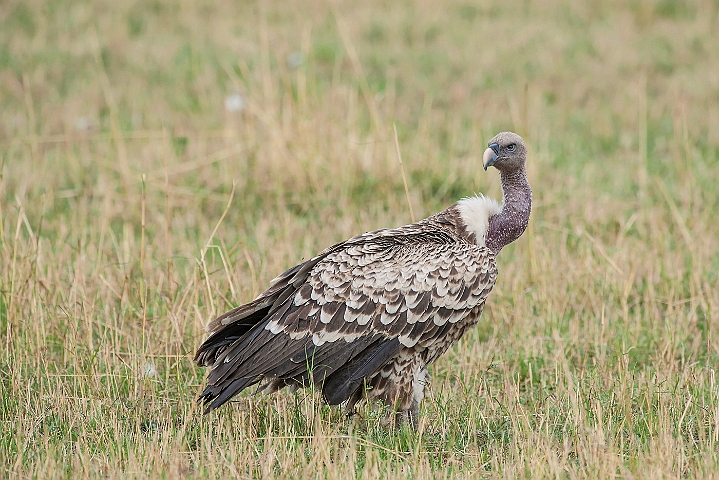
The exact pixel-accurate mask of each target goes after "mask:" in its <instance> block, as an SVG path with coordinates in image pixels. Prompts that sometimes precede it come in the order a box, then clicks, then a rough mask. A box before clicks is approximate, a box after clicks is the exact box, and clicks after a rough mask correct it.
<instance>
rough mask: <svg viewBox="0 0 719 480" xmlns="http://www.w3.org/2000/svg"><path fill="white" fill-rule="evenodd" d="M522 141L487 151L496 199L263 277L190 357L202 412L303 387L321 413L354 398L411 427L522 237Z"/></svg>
mask: <svg viewBox="0 0 719 480" xmlns="http://www.w3.org/2000/svg"><path fill="white" fill-rule="evenodd" d="M526 158H527V149H526V147H525V144H524V141H523V140H522V138H521V137H520V136H519V135H517V134H515V133H511V132H503V133H500V134H498V135H497V136H495V137H494V138H493V139H492V140H490V142H489V146H488V148H487V149H486V150H485V152H484V155H483V157H482V163H483V167H484V169H485V170H487V168H488V167H489V166H493V167H495V168H496V169H497V170H499V175H500V179H501V184H502V194H503V201H502V204H501V205H500V204H499V203H498V202H497V201H496V200H493V199H490V198H488V197H485V196H483V195H481V194H480V195H477V196H474V197H470V198H465V199H462V200H460V201H458V202H457V203H455V204H454V205H452V206H450V207H449V208H447V209H446V210H444V211H442V212H439V213H437V214H435V215H432V216H431V217H428V218H425V219H424V220H420V221H418V222H416V223H412V224H409V225H405V226H402V227H398V228H388V229H381V230H375V231H372V232H367V233H364V234H362V235H358V236H356V237H353V238H350V239H349V240H345V241H344V242H340V243H338V244H336V245H333V246H331V247H329V248H327V249H326V250H324V251H323V252H321V253H320V254H319V255H317V256H316V257H313V258H311V259H309V260H307V261H305V262H303V263H300V264H299V265H296V266H294V267H292V268H290V269H289V270H287V271H286V272H284V273H282V274H280V275H279V276H278V277H277V278H275V279H274V280H273V281H272V282H271V284H270V287H269V288H268V289H267V290H265V291H264V292H262V293H261V294H260V295H259V296H258V297H257V298H256V299H255V300H253V301H252V302H250V303H247V304H245V305H241V306H239V307H237V308H234V309H232V310H230V311H229V312H227V313H225V314H223V315H221V316H220V317H218V318H217V319H215V320H213V321H212V322H211V323H210V324H209V326H208V331H209V336H208V338H207V340H205V342H204V343H203V344H202V345H201V346H200V348H199V349H198V350H197V353H196V355H195V362H196V363H197V364H198V365H199V366H203V367H209V369H210V370H209V373H208V375H207V386H206V388H205V389H204V391H203V392H202V393H201V394H200V397H199V399H198V401H200V402H202V403H203V404H204V406H205V413H208V412H209V411H211V410H213V409H215V408H217V407H219V406H221V405H223V404H224V403H226V402H227V401H228V400H230V399H231V398H232V397H234V396H235V395H237V394H238V393H239V392H241V391H242V390H244V389H245V388H247V387H249V386H251V385H254V384H258V383H259V384H260V385H259V387H258V389H257V391H258V392H259V391H264V392H266V393H273V392H276V391H278V390H280V389H281V388H283V387H290V388H292V389H296V388H299V387H306V386H309V385H310V384H314V385H315V386H316V387H317V389H318V390H319V391H321V392H322V396H323V397H324V400H325V401H326V402H327V403H328V404H330V405H340V404H343V403H344V404H345V405H346V406H347V411H348V413H352V412H354V407H355V405H356V403H357V402H358V401H360V400H362V399H367V400H379V401H381V402H383V403H384V404H386V405H387V406H389V407H390V408H391V409H392V411H393V412H394V415H395V421H396V423H397V424H398V425H401V424H409V425H410V426H411V427H416V425H417V421H418V415H419V405H420V402H421V401H422V398H423V396H424V389H425V386H426V385H427V382H428V372H427V367H428V365H430V364H431V363H432V362H434V361H435V360H437V358H439V356H440V355H442V354H443V353H444V352H446V351H447V349H448V348H449V347H450V346H451V345H453V344H454V343H456V342H457V341H458V340H459V339H460V338H462V335H464V334H465V332H467V330H468V329H469V328H471V327H472V326H474V325H475V324H476V323H477V321H478V320H479V317H480V316H481V315H482V309H483V308H484V302H485V301H486V299H487V296H488V295H489V292H491V291H492V287H494V284H495V281H496V279H497V261H496V259H497V254H498V253H499V252H500V250H502V247H504V246H505V245H508V244H510V243H511V242H513V241H514V240H516V239H517V238H519V236H520V235H522V233H523V232H524V230H525V228H526V227H527V223H528V222H529V214H530V210H531V205H532V191H531V189H530V187H529V182H528V181H527V171H526V164H525V163H526Z"/></svg>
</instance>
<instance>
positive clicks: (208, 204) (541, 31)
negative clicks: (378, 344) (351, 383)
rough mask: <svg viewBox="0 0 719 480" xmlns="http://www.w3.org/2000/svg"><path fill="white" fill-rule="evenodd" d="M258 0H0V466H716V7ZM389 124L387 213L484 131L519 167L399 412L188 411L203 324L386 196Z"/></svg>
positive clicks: (202, 474) (507, 473) (448, 171)
mask: <svg viewBox="0 0 719 480" xmlns="http://www.w3.org/2000/svg"><path fill="white" fill-rule="evenodd" d="M271 3H272V4H270V2H262V3H254V2H219V3H218V2H209V1H200V2H190V1H187V0H181V1H177V2H162V1H147V2H144V1H143V2H136V3H134V4H132V5H130V4H127V5H125V4H123V3H122V2H102V1H101V2H85V3H83V2H68V1H62V0H61V1H55V2H41V1H30V2H17V1H11V2H5V3H4V4H2V5H0V102H1V105H2V115H1V116H0V394H1V397H0V477H8V478H27V477H43V478H45V477H60V478H63V477H74V478H86V477H122V478H134V477H137V478H147V477H153V478H154V477H165V478H175V477H191V478H224V477H230V476H233V477H280V478H298V477H302V478H338V477H339V478H365V477H367V478H377V477H382V478H407V477H411V478H433V477H436V478H444V477H452V478H463V477H468V478H477V477H501V478H507V477H514V478H516V477H524V478H538V477H564V478H575V477H601V478H608V477H616V476H619V477H633V478H660V477H689V478H693V477H716V476H718V475H719V386H718V385H717V381H716V369H717V365H719V336H718V335H719V332H718V330H717V329H718V328H719V273H718V272H719V226H718V225H717V221H716V218H717V212H718V211H719V189H718V188H717V184H719V87H718V86H717V83H716V81H715V80H713V79H714V78H716V72H715V70H716V65H717V63H718V62H719V39H718V36H717V33H716V32H719V23H718V22H719V20H718V19H719V4H717V2H716V1H710V0H703V1H698V2H669V1H652V0H644V1H632V2H587V3H585V4H581V5H579V4H576V3H577V2H562V1H559V0H541V1H539V2H522V1H508V2H490V3H486V4H481V5H479V4H475V3H474V2H463V1H453V0H448V1H445V2H409V1H404V0H401V1H396V2H386V1H372V2H351V3H347V4H342V5H341V6H337V7H332V5H333V4H332V3H328V2H315V1H313V0H310V1H309V2H302V3H301V4H299V3H296V2H289V1H281V2H271ZM354 52H356V56H355V53H354ZM234 93H240V94H241V95H242V97H243V99H244V100H245V108H244V109H242V110H239V111H229V110H226V109H225V100H226V98H227V97H228V96H229V95H232V94H234ZM393 124H396V126H397V130H398V134H399V144H400V148H401V151H402V157H403V161H404V168H405V171H406V174H407V179H408V183H409V190H410V197H411V201H412V203H413V207H414V211H415V214H416V215H417V216H427V215H429V214H431V213H434V212H436V211H438V210H441V209H443V208H445V207H446V206H447V205H449V204H450V203H452V202H454V201H456V200H457V199H459V198H461V197H463V196H467V195H471V194H473V193H474V192H480V191H481V192H485V193H487V194H489V195H492V196H495V197H499V196H500V195H501V192H500V188H499V182H498V176H497V173H496V171H490V172H486V173H485V172H484V171H482V169H481V167H480V157H481V154H482V151H483V150H484V147H485V145H486V142H487V140H488V139H489V138H491V137H492V136H493V135H494V134H495V133H496V132H498V131H500V130H507V129H511V130H514V131H517V132H518V133H520V134H522V135H523V136H524V137H525V139H526V140H527V143H528V145H529V149H530V159H529V170H530V172H529V173H530V182H531V184H532V186H533V189H534V210H533V212H532V221H531V223H530V227H529V229H528V231H527V232H526V233H525V234H524V236H523V237H522V238H521V239H520V240H518V241H517V242H516V243H515V244H514V245H511V246H509V247H507V248H506V249H505V250H504V251H503V252H502V254H501V257H500V259H499V268H500V276H499V279H498V283H497V286H496V288H495V289H494V291H493V293H492V295H491V296H490V299H489V301H488V304H487V308H486V309H485V313H484V317H483V319H482V321H481V322H480V324H479V325H478V326H477V328H476V329H474V330H472V331H471V332H470V333H469V334H468V335H467V336H466V337H465V338H463V339H462V340H461V342H460V343H459V344H458V345H457V346H455V347H454V348H452V349H451V350H450V351H449V352H448V353H447V354H446V355H445V356H444V357H442V358H441V359H440V360H439V361H438V362H437V363H436V364H435V365H434V366H433V367H432V368H431V369H430V373H431V375H432V384H431V387H430V389H429V395H428V398H427V399H426V401H425V403H424V404H423V407H422V422H421V425H420V428H419V431H418V432H416V433H415V432H411V431H404V430H403V431H395V430H392V429H389V428H387V427H386V426H385V425H384V423H383V419H384V416H385V413H386V412H384V411H383V410H382V409H381V408H380V407H379V406H377V405H369V406H367V405H365V406H363V407H362V408H361V410H360V415H358V416H356V417H354V418H353V419H351V420H350V419H346V418H345V417H344V415H343V414H342V412H341V411H340V410H339V409H336V408H330V407H328V406H326V405H323V404H322V402H321V401H320V399H319V396H318V395H315V394H314V393H313V392H311V391H303V392H299V393H296V394H291V393H287V392H281V393H279V394H277V395H274V396H271V397H265V396H251V395H250V394H249V393H248V394H242V395H241V396H240V397H239V398H238V401H237V402H236V403H233V404H231V405H229V406H227V407H225V408H223V409H221V410H220V411H218V412H216V413H213V414H212V415H208V416H202V414H201V410H200V409H199V408H198V407H197V406H196V404H195V398H196V396H197V394H198V393H199V391H200V389H201V385H202V383H203V376H204V374H205V371H204V370H201V369H199V368H196V367H194V366H193V364H192V362H191V358H192V355H193V354H194V351H195V349H196V348H197V346H198V345H199V344H200V342H201V341H202V340H203V335H204V326H205V325H206V324H207V322H209V321H210V320H211V319H212V318H214V316H215V315H217V314H219V313H222V312H224V311H225V310H227V309H228V308H230V307H231V306H234V305H237V304H240V303H242V302H245V301H248V300H250V299H251V298H253V297H254V296H256V295H257V294H258V293H259V292H260V291H262V290H263V288H264V286H266V285H267V283H268V282H269V280H270V279H271V278H273V277H274V276H275V275H276V274H277V273H279V272H281V271H283V270H284V269H286V268H288V267H290V266H292V265H294V264H295V263H297V262H299V261H300V260H301V259H302V258H308V257H310V256H312V255H313V254H314V253H315V252H317V251H319V250H321V249H322V248H324V247H326V246H328V245H330V244H332V243H334V242H336V241H340V240H342V239H345V238H347V237H349V236H352V235H355V234H357V233H360V232H363V231H366V230H371V229H375V228H380V227H386V226H395V225H399V224H403V223H406V222H408V221H409V209H408V206H407V201H406V198H405V192H404V186H403V182H402V177H401V174H400V170H399V164H398V162H397V160H396V153H395V145H394V140H393V130H392V126H393ZM230 200H231V202H230Z"/></svg>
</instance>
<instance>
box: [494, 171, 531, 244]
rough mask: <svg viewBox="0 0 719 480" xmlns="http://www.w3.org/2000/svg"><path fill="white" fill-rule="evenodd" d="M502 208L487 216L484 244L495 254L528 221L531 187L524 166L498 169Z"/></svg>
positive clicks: (513, 239) (522, 230)
mask: <svg viewBox="0 0 719 480" xmlns="http://www.w3.org/2000/svg"><path fill="white" fill-rule="evenodd" d="M500 179H501V181H502V197H503V202H502V210H501V211H500V212H499V213H498V214H496V215H492V216H491V217H489V228H488V230H487V240H486V245H487V247H489V249H490V250H492V251H493V252H494V253H495V254H497V253H499V251H500V250H502V248H503V247H504V246H506V245H509V244H510V243H512V242H513V241H515V240H516V239H518V238H519V236H520V235H522V233H523V232H524V230H525V229H526V228H527V224H528V223H529V213H530V212H531V210H532V189H531V188H529V182H528V181H527V170H526V167H524V166H522V167H521V168H519V169H516V170H513V171H508V172H504V171H500Z"/></svg>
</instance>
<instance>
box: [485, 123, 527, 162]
mask: <svg viewBox="0 0 719 480" xmlns="http://www.w3.org/2000/svg"><path fill="white" fill-rule="evenodd" d="M488 147H489V148H487V150H485V151H484V155H482V165H483V166H484V169H485V170H487V167H489V166H494V168H496V169H497V170H499V171H500V172H502V171H512V170H516V169H518V168H521V167H523V166H524V163H525V162H526V161H527V147H526V146H525V145H524V140H522V137H520V136H519V135H517V134H516V133H512V132H502V133H498V134H497V135H496V136H495V137H494V138H493V139H492V140H490V141H489V145H488Z"/></svg>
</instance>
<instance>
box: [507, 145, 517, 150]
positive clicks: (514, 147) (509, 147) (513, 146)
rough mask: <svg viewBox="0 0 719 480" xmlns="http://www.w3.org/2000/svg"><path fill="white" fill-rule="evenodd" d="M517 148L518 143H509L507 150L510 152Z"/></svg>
mask: <svg viewBox="0 0 719 480" xmlns="http://www.w3.org/2000/svg"><path fill="white" fill-rule="evenodd" d="M516 149H517V145H515V144H514V143H510V144H509V145H507V150H508V151H510V152H513V151H515V150H516Z"/></svg>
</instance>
